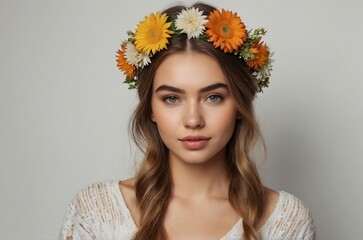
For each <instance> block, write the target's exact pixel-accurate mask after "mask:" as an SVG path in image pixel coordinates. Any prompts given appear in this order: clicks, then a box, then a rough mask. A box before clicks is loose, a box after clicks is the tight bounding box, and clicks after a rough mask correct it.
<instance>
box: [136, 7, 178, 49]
mask: <svg viewBox="0 0 363 240" xmlns="http://www.w3.org/2000/svg"><path fill="white" fill-rule="evenodd" d="M167 20H168V16H167V15H166V13H164V14H162V15H160V13H156V14H154V13H152V14H150V15H149V16H146V17H145V19H144V20H143V21H141V22H140V23H139V24H138V26H137V29H136V32H135V47H136V49H137V50H138V51H140V52H142V53H145V54H148V55H149V54H150V52H152V53H153V54H155V53H156V52H158V51H160V50H162V49H164V48H166V45H167V44H168V43H169V41H168V38H170V34H172V33H174V32H173V31H171V30H169V29H168V28H169V27H170V26H171V22H166V21H167Z"/></svg>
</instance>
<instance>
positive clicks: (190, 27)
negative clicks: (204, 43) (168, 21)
mask: <svg viewBox="0 0 363 240" xmlns="http://www.w3.org/2000/svg"><path fill="white" fill-rule="evenodd" d="M206 18H207V16H205V15H203V12H202V11H199V9H198V8H194V7H193V8H189V9H187V10H185V9H183V10H182V11H181V12H180V13H179V14H178V16H177V17H176V20H175V27H176V29H177V30H180V31H181V32H182V33H186V34H187V36H188V38H189V39H191V38H198V37H199V35H201V34H202V33H203V31H204V30H205V24H206V23H207V22H208V20H207V19H206Z"/></svg>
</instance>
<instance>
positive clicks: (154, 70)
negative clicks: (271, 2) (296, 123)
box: [61, 4, 315, 240]
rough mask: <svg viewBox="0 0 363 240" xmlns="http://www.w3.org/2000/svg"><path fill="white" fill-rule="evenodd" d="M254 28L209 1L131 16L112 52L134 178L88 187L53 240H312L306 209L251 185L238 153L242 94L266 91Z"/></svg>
mask: <svg viewBox="0 0 363 240" xmlns="http://www.w3.org/2000/svg"><path fill="white" fill-rule="evenodd" d="M264 34H265V31H264V30H263V29H258V30H256V31H254V32H248V31H247V30H246V28H245V26H244V24H243V22H242V21H241V19H240V18H239V17H238V16H237V14H235V13H232V12H230V11H226V10H222V11H218V10H216V9H214V8H212V7H211V6H209V5H205V4H195V5H194V6H193V7H191V8H184V7H173V8H170V9H168V10H166V11H164V12H163V13H162V14H160V13H156V14H151V15H150V16H148V17H146V18H145V19H144V20H143V21H141V22H140V23H139V25H138V27H137V29H136V31H135V32H130V33H129V39H128V40H126V41H125V42H123V43H122V45H121V50H119V51H118V55H117V62H118V67H119V68H120V69H121V70H122V71H123V72H124V73H125V75H126V81H125V82H126V83H128V84H129V87H130V88H137V91H138V95H139V99H140V102H139V104H138V106H137V109H136V110H135V113H134V115H133V119H132V122H131V127H132V131H133V136H134V139H135V140H136V143H137V145H138V146H139V147H140V148H141V149H143V151H144V153H145V157H144V159H143V162H142V164H141V166H140V169H139V171H138V172H137V175H136V177H135V178H132V179H128V180H124V181H112V182H105V183H99V184H94V185H91V186H89V187H87V188H85V189H84V190H82V191H81V192H79V193H78V195H77V196H76V197H75V199H74V201H73V202H72V203H71V205H70V206H69V208H68V212H67V215H66V219H65V222H64V226H63V229H62V234H61V235H62V236H61V239H74V240H78V239H82V240H83V239H120V240H121V239H122V240H124V239H135V240H145V239H169V240H173V239H188V240H194V239H198V240H199V239H200V240H204V239H205V240H209V239H220V240H237V239H314V238H315V228H314V225H313V221H312V218H311V215H310V213H309V210H308V209H307V208H306V207H305V206H304V204H303V203H302V202H301V201H300V200H299V199H297V198H296V197H294V196H293V195H291V194H289V193H286V192H283V191H280V192H276V191H274V190H272V189H269V188H266V187H264V186H263V185H262V183H261V180H260V177H259V175H258V172H257V170H256V167H255V165H254V163H253V161H252V159H251V155H250V152H251V150H252V149H253V147H254V145H255V143H256V141H257V140H258V139H259V138H260V131H259V128H258V124H257V122H256V119H255V115H254V110H253V104H252V102H253V99H254V98H255V96H256V93H257V92H258V91H261V88H262V87H266V86H268V80H269V76H270V72H269V71H270V70H271V59H270V57H271V54H270V51H269V49H268V47H267V46H266V45H265V44H264V43H263V42H262V41H261V37H262V35H264Z"/></svg>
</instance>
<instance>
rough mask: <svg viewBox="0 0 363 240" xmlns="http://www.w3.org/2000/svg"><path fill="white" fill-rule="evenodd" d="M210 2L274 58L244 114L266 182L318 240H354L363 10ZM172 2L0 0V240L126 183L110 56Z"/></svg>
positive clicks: (122, 125) (361, 224)
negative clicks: (257, 36) (294, 206)
mask: <svg viewBox="0 0 363 240" xmlns="http://www.w3.org/2000/svg"><path fill="white" fill-rule="evenodd" d="M207 2H209V3H211V4H213V5H215V6H217V7H219V8H222V7H223V8H225V9H229V10H233V11H236V12H238V13H239V15H240V16H241V18H242V20H243V21H244V22H245V24H246V25H247V28H249V29H250V28H257V27H265V28H266V29H267V30H268V35H267V36H266V38H265V41H266V43H268V45H269V46H270V47H271V49H273V51H274V52H275V56H274V58H275V59H276V62H275V63H274V70H273V76H272V78H271V87H270V88H268V89H266V90H265V92H264V93H263V94H259V96H258V98H257V99H256V104H255V105H256V112H257V115H258V117H259V121H260V123H261V127H262V130H263V133H264V136H265V139H266V142H267V146H268V158H267V160H266V161H265V162H262V161H260V162H259V163H258V165H259V167H260V169H261V174H262V176H263V179H264V183H265V184H266V185H267V186H270V187H272V188H275V189H277V190H285V191H288V192H291V193H293V194H295V195H296V196H298V197H299V198H300V199H302V200H303V201H304V202H305V203H306V204H307V205H308V206H309V208H310V209H311V212H312V214H313V217H314V220H315V223H316V227H317V231H318V235H319V238H320V239H362V234H363V230H362V229H363V221H362V220H361V219H362V214H363V207H362V203H363V190H362V186H361V185H362V183H363V176H362V169H363V159H362V158H363V150H362V149H363V141H362V138H363V127H362V123H363V106H362V105H363V95H362V90H363V75H362V68H363V66H362V63H363V61H362V59H363V58H362V55H363V47H362V43H363V33H362V27H361V23H362V22H363V17H362V13H363V3H362V1H359V0H357V1H353V0H351V1H330V0H320V1H316V0H304V1H298V0H274V1H268V0H265V1H264V0H261V1H252V0H248V1H247V0H245V1H242V0H240V1H218V0H213V1H207ZM173 3H174V2H173V1H141V0H133V1H121V0H118V1H116V0H114V1H96V0H87V1H86V0H83V1H80V0H72V1H71V0H66V1H60V0H59V1H55V0H48V1H46V0H30V1H27V0H24V1H20V0H15V1H14V0H0V36H1V38H0V41H1V44H0V68H1V71H0V110H1V112H0V114H1V116H0V147H1V149H0V164H1V165H0V238H1V239H17V240H18V239H37V240H39V239H56V238H57V236H58V232H59V230H60V227H61V223H62V220H63V217H64V214H65V210H66V207H67V205H68V204H69V202H70V201H71V200H72V198H73V197H74V195H75V194H76V193H77V192H78V191H79V190H80V189H82V188H83V187H85V186H87V185H88V184H91V183H95V182H99V181H106V180H111V179H124V178H128V177H131V176H132V175H133V173H134V170H135V160H137V159H139V158H140V154H137V153H135V148H134V147H133V144H132V143H131V141H130V139H129V136H128V129H127V126H128V120H129V115H130V113H131V112H132V109H133V108H134V106H135V104H136V101H137V98H136V94H135V91H129V90H127V86H126V85H124V84H122V81H123V79H124V77H123V75H122V74H121V73H120V72H119V71H118V69H117V68H116V64H115V53H116V50H117V49H118V48H119V45H120V43H121V41H122V40H123V39H124V38H125V37H126V30H133V29H134V28H135V26H136V24H137V23H138V21H140V20H141V19H143V18H144V16H146V15H148V14H150V13H151V12H155V11H158V10H162V9H164V8H166V7H169V6H170V5H172V4H173ZM182 3H186V4H187V5H189V4H190V3H192V1H184V2H182Z"/></svg>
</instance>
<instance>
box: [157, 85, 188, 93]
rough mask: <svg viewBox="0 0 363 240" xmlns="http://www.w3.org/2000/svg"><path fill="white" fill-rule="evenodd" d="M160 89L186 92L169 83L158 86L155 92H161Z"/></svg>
mask: <svg viewBox="0 0 363 240" xmlns="http://www.w3.org/2000/svg"><path fill="white" fill-rule="evenodd" d="M159 91H170V92H175V93H185V91H184V90H183V89H180V88H176V87H172V86H168V85H161V86H160V87H158V88H157V89H156V90H155V92H159Z"/></svg>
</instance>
